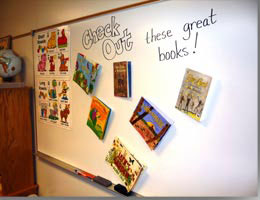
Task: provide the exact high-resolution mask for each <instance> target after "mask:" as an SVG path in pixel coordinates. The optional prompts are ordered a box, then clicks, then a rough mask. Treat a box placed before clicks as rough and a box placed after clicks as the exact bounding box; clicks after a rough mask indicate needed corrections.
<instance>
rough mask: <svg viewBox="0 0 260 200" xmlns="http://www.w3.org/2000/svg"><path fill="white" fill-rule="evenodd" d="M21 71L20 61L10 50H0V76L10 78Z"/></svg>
mask: <svg viewBox="0 0 260 200" xmlns="http://www.w3.org/2000/svg"><path fill="white" fill-rule="evenodd" d="M21 70H22V60H21V58H20V57H18V56H16V55H15V54H14V52H13V51H12V50H11V49H3V50H0V76H1V77H2V78H11V77H13V76H15V75H17V74H18V73H20V72H21Z"/></svg>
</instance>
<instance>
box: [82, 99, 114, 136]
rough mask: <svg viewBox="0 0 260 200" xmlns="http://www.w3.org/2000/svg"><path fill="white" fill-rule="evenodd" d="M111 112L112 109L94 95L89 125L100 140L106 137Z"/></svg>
mask: <svg viewBox="0 0 260 200" xmlns="http://www.w3.org/2000/svg"><path fill="white" fill-rule="evenodd" d="M110 113H111V109H110V108H109V107H108V106H107V105H105V104H104V103H103V102H102V101H101V100H99V99H98V98H97V97H95V96H93V97H92V102H91V105H90V112H89V115H88V120H87V125H88V126H89V127H90V128H91V129H92V130H93V132H94V133H95V134H96V135H97V137H98V138H99V139H100V140H102V139H103V138H104V135H105V131H106V128H107V123H108V119H109V116H110Z"/></svg>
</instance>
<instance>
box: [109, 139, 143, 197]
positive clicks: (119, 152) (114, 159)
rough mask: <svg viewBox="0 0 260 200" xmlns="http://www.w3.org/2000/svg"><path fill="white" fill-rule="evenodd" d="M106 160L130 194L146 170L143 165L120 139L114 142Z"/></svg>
mask: <svg viewBox="0 0 260 200" xmlns="http://www.w3.org/2000/svg"><path fill="white" fill-rule="evenodd" d="M105 160H106V162H108V163H109V164H110V166H111V167H112V168H113V170H114V172H115V173H116V174H117V175H118V176H119V177H120V179H121V180H122V182H123V184H124V185H125V186H126V189H127V191H128V192H130V191H131V189H132V188H133V187H134V185H135V184H136V182H137V180H138V178H139V176H140V174H141V172H142V171H143V169H144V167H143V165H142V164H141V163H140V162H139V161H138V160H137V159H136V158H135V157H134V156H133V155H132V154H131V153H130V152H129V151H128V150H127V148H126V147H125V146H124V145H123V144H122V142H121V141H120V140H119V138H118V137H116V138H115V139H114V140H113V145H112V148H111V149H110V151H109V152H108V154H107V156H106V158H105Z"/></svg>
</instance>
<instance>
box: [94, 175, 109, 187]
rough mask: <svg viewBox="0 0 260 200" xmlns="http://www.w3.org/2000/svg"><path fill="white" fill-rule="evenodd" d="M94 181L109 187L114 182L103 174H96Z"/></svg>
mask: <svg viewBox="0 0 260 200" xmlns="http://www.w3.org/2000/svg"><path fill="white" fill-rule="evenodd" d="M93 181H94V182H96V183H99V184H100V185H103V186H105V187H109V186H110V185H112V182H111V181H110V180H107V179H105V178H103V177H101V176H96V177H95V178H93Z"/></svg>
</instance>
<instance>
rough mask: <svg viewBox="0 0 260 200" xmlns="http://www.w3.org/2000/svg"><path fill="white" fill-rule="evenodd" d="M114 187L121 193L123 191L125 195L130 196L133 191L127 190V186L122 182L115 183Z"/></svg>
mask: <svg viewBox="0 0 260 200" xmlns="http://www.w3.org/2000/svg"><path fill="white" fill-rule="evenodd" d="M114 189H115V190H116V191H117V192H119V193H121V194H123V195H125V196H130V195H131V193H132V191H130V192H127V189H126V187H125V186H123V185H121V184H117V185H115V186H114Z"/></svg>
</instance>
